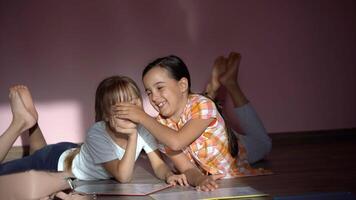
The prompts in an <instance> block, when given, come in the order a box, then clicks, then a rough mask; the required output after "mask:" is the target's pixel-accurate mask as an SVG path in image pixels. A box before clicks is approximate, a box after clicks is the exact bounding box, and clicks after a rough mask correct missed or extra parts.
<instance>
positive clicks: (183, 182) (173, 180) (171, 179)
mask: <svg viewBox="0 0 356 200" xmlns="http://www.w3.org/2000/svg"><path fill="white" fill-rule="evenodd" d="M166 182H167V183H168V184H170V185H173V186H175V185H177V183H178V185H180V186H189V183H188V180H187V177H186V176H185V174H173V173H171V175H168V176H167V178H166Z"/></svg>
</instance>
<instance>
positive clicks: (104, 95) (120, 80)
mask: <svg viewBox="0 0 356 200" xmlns="http://www.w3.org/2000/svg"><path fill="white" fill-rule="evenodd" d="M133 95H135V96H136V97H138V98H140V100H141V101H142V97H141V93H140V89H139V88H138V86H137V84H136V83H135V81H133V80H132V79H131V78H129V77H126V76H111V77H108V78H106V79H104V80H102V81H101V82H100V84H99V85H98V87H97V89H96V94H95V122H98V121H106V119H107V118H108V117H109V116H110V109H111V106H112V105H115V104H116V103H119V102H129V101H131V100H132V96H133Z"/></svg>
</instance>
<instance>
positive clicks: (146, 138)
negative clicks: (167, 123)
mask: <svg viewBox="0 0 356 200" xmlns="http://www.w3.org/2000/svg"><path fill="white" fill-rule="evenodd" d="M138 131H139V134H140V136H141V137H142V140H143V150H144V151H145V152H146V153H150V152H152V151H154V150H156V149H157V148H158V145H157V141H156V139H155V138H154V137H153V136H152V135H151V133H150V132H149V131H148V130H147V129H146V128H144V127H143V126H139V129H138Z"/></svg>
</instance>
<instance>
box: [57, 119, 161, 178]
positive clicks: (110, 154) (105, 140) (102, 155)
mask: <svg viewBox="0 0 356 200" xmlns="http://www.w3.org/2000/svg"><path fill="white" fill-rule="evenodd" d="M105 127H106V125H105V122H103V121H100V122H97V123H95V124H94V125H93V126H92V127H91V128H90V129H89V131H88V135H87V136H86V139H85V142H84V144H83V145H82V146H81V149H80V152H79V153H78V154H77V155H76V156H75V157H74V159H73V163H72V173H73V174H74V176H75V177H76V178H78V179H80V180H97V179H109V178H112V175H111V174H110V173H109V172H107V171H106V170H105V169H104V167H103V166H102V163H105V162H108V161H112V160H115V159H119V160H121V159H122V157H123V156H124V154H125V149H123V148H121V147H120V146H119V145H117V144H116V143H115V142H114V141H113V140H112V139H111V137H110V135H109V134H108V133H107V131H106V129H105ZM137 132H138V137H137V148H136V156H135V159H137V158H138V156H139V154H140V152H141V150H142V149H144V151H145V152H146V153H150V152H152V151H154V150H156V149H157V142H156V140H155V138H154V137H153V136H152V135H151V134H150V133H149V132H148V131H147V129H145V128H144V127H143V126H142V125H138V127H137ZM70 151H71V149H69V150H67V151H65V152H64V153H63V154H62V155H61V157H60V160H59V162H58V171H63V163H64V162H63V161H64V159H65V157H66V156H67V155H68V153H69V152H70Z"/></svg>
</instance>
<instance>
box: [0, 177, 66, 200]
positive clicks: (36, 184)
mask: <svg viewBox="0 0 356 200" xmlns="http://www.w3.org/2000/svg"><path fill="white" fill-rule="evenodd" d="M68 176H70V174H68V173H66V172H58V173H56V172H44V171H35V170H30V171H26V172H20V173H14V174H9V175H3V176H0V199H40V198H43V197H46V196H49V195H51V194H53V193H55V192H58V191H61V190H65V189H69V184H68V182H67V181H66V180H65V177H68Z"/></svg>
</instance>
